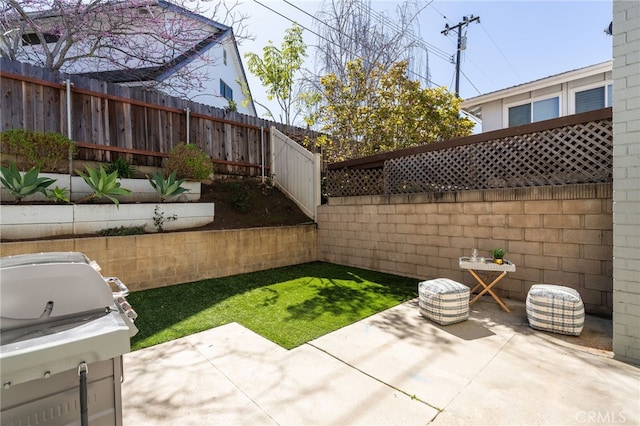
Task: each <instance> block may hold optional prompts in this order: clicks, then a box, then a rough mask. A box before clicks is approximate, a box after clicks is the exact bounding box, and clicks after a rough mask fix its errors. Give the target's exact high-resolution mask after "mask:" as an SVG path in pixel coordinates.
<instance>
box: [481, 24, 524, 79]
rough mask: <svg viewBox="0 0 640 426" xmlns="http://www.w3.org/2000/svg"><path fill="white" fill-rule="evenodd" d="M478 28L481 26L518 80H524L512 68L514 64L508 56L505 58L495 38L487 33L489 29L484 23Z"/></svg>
mask: <svg viewBox="0 0 640 426" xmlns="http://www.w3.org/2000/svg"><path fill="white" fill-rule="evenodd" d="M480 28H482V29H483V30H484V32H485V33H486V34H487V37H489V40H491V43H493V45H494V46H495V47H496V49H497V50H498V52H500V55H502V57H503V58H504V60H505V61H506V62H507V65H509V67H510V68H511V69H512V70H513V72H514V73H515V74H516V75H517V76H518V78H519V79H520V81H524V79H523V78H522V77H521V76H520V74H518V71H516V69H515V68H514V66H513V65H512V64H511V62H510V61H509V58H507V56H506V55H505V54H504V53H503V52H502V50H501V49H500V46H498V44H497V43H496V42H495V40H494V39H493V37H491V34H489V31H487V29H486V28H485V27H484V25H482V24H480Z"/></svg>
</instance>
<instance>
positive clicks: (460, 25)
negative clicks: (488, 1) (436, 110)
mask: <svg viewBox="0 0 640 426" xmlns="http://www.w3.org/2000/svg"><path fill="white" fill-rule="evenodd" d="M474 21H477V22H480V17H479V16H476V17H474V16H473V15H471V16H470V17H467V16H464V17H463V18H462V21H460V22H458V24H457V25H454V26H453V27H450V26H449V24H446V25H445V26H444V30H442V34H444V35H445V36H446V35H449V31H451V30H456V29H457V30H458V48H457V51H456V96H460V52H461V51H462V50H463V49H464V48H465V47H464V46H463V44H462V43H463V39H462V29H463V28H464V27H467V26H469V24H470V23H472V22H474ZM464 43H465V45H466V36H465V38H464Z"/></svg>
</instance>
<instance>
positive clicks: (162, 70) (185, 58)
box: [79, 0, 233, 83]
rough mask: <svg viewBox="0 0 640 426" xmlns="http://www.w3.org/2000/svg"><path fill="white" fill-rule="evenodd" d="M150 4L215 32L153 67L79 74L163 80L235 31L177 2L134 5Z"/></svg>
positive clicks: (119, 79)
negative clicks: (201, 24) (178, 4)
mask: <svg viewBox="0 0 640 426" xmlns="http://www.w3.org/2000/svg"><path fill="white" fill-rule="evenodd" d="M149 5H152V6H153V5H157V6H159V7H161V8H163V9H167V10H170V11H172V12H174V13H179V14H181V15H184V16H188V17H189V18H191V19H193V20H195V21H198V22H201V23H203V24H205V25H208V26H210V27H212V28H214V29H215V32H214V33H213V34H209V35H208V36H206V37H205V38H203V39H202V40H201V41H200V42H198V43H197V44H196V45H195V46H193V47H192V48H190V49H188V50H186V51H185V52H183V53H182V54H180V55H178V56H175V57H174V58H172V59H170V60H168V61H167V62H165V63H164V64H161V65H157V66H153V67H144V68H131V69H121V70H108V71H93V72H85V73H79V74H80V75H83V76H86V77H90V78H95V79H99V80H104V81H109V82H112V83H129V82H139V81H149V80H160V81H162V80H164V79H166V78H167V77H169V76H171V75H172V74H174V73H175V72H176V71H178V70H179V69H180V68H182V67H183V66H185V65H186V64H188V63H189V62H191V61H192V60H193V59H195V58H196V57H197V56H198V55H199V54H201V53H203V52H206V51H207V50H209V49H210V48H211V47H213V46H215V45H216V44H217V43H219V42H221V41H222V40H223V39H224V38H226V36H227V35H229V34H232V33H233V31H232V29H231V27H228V26H226V25H223V24H221V23H219V22H216V21H214V20H212V19H209V18H206V17H204V16H201V15H198V14H196V13H193V12H191V11H190V10H188V9H185V8H183V7H180V6H177V5H175V4H172V3H169V2H167V1H164V0H157V1H155V2H151V3H149V4H146V5H143V6H134V7H147V6H149ZM204 34H206V33H204Z"/></svg>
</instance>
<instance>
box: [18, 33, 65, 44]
mask: <svg viewBox="0 0 640 426" xmlns="http://www.w3.org/2000/svg"><path fill="white" fill-rule="evenodd" d="M43 36H44V41H46V42H47V43H55V42H56V41H58V40H59V39H60V37H59V36H57V35H55V34H47V33H45V34H43ZM34 44H40V39H39V38H38V35H37V34H36V33H27V34H23V35H22V45H23V46H33V45H34Z"/></svg>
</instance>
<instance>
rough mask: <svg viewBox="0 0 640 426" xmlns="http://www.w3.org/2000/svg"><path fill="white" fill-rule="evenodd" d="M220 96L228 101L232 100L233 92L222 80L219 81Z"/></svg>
mask: <svg viewBox="0 0 640 426" xmlns="http://www.w3.org/2000/svg"><path fill="white" fill-rule="evenodd" d="M220 96H222V97H223V98H225V99H228V100H230V101H232V100H233V90H231V87H229V85H227V83H225V82H224V81H222V79H220Z"/></svg>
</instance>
